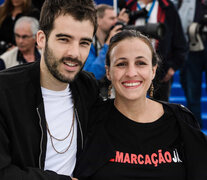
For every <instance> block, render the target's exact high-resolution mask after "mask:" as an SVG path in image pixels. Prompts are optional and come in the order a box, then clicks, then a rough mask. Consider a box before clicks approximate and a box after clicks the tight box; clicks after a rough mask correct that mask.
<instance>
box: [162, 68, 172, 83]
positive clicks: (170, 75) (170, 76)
mask: <svg viewBox="0 0 207 180" xmlns="http://www.w3.org/2000/svg"><path fill="white" fill-rule="evenodd" d="M174 74H175V71H174V69H173V68H169V69H168V72H167V74H166V75H165V77H164V78H163V80H162V81H161V82H167V81H169V80H170V79H171V78H172V76H173V75H174Z"/></svg>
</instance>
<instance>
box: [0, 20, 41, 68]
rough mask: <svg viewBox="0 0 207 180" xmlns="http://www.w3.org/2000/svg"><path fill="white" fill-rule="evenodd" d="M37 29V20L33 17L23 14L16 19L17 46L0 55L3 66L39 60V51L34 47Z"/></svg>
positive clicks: (7, 66)
mask: <svg viewBox="0 0 207 180" xmlns="http://www.w3.org/2000/svg"><path fill="white" fill-rule="evenodd" d="M38 29H39V22H38V21H37V20H36V19H35V18H33V17H26V16H23V17H21V18H20V19H18V20H17V21H16V23H15V26H14V35H15V41H16V45H17V47H15V48H13V49H11V50H9V51H7V52H5V53H4V54H2V55H1V56H0V59H1V60H2V61H3V63H4V66H5V68H9V67H12V66H16V65H18V64H23V63H27V62H34V61H35V60H40V52H39V51H38V49H37V48H36V34H37V31H38ZM0 69H3V67H0Z"/></svg>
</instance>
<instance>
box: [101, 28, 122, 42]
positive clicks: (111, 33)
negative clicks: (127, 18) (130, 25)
mask: <svg viewBox="0 0 207 180" xmlns="http://www.w3.org/2000/svg"><path fill="white" fill-rule="evenodd" d="M121 31H122V25H116V26H114V28H113V29H112V30H111V31H110V33H109V36H108V38H107V40H106V42H105V43H106V44H108V45H109V42H110V40H111V38H112V37H113V36H114V35H115V34H117V33H118V32H121Z"/></svg>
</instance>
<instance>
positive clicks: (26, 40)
mask: <svg viewBox="0 0 207 180" xmlns="http://www.w3.org/2000/svg"><path fill="white" fill-rule="evenodd" d="M15 41H16V44H17V47H18V48H19V50H20V51H21V52H22V53H25V52H27V51H30V50H31V49H32V50H33V49H34V47H35V42H36V38H35V35H34V34H33V33H32V31H31V25H30V24H28V23H21V25H18V26H17V27H16V29H15Z"/></svg>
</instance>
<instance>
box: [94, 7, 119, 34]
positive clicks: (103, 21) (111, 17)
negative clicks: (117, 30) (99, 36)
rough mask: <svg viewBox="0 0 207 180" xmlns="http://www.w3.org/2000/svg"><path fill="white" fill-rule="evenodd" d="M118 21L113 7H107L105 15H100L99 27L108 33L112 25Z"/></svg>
mask: <svg viewBox="0 0 207 180" xmlns="http://www.w3.org/2000/svg"><path fill="white" fill-rule="evenodd" d="M116 22H117V17H116V14H115V12H114V10H113V9H106V10H105V12H104V16H103V17H102V18H101V17H98V28H100V29H101V30H102V31H104V32H105V33H108V32H109V30H110V29H111V27H112V26H114V25H115V24H116Z"/></svg>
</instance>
